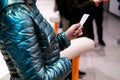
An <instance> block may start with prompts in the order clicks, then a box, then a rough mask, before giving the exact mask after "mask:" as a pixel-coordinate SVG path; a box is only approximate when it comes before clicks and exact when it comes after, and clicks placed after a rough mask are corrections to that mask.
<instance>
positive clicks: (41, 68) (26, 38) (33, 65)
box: [2, 7, 71, 80]
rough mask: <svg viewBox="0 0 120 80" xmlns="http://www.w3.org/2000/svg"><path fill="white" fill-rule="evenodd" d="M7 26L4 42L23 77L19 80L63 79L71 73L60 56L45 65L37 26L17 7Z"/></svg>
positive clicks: (7, 19)
mask: <svg viewBox="0 0 120 80" xmlns="http://www.w3.org/2000/svg"><path fill="white" fill-rule="evenodd" d="M23 9H24V8H23ZM4 24H5V27H4V29H3V34H2V40H3V42H4V44H5V47H6V50H7V51H8V53H9V55H10V58H11V59H12V61H13V63H14V66H15V67H16V69H17V71H18V74H19V75H20V77H21V79H19V80H63V79H64V77H66V75H67V74H68V73H69V72H70V71H71V62H70V61H69V60H68V59H67V58H59V57H58V59H56V61H54V62H53V61H51V63H50V64H49V65H47V64H46V63H45V59H44V58H43V57H42V56H43V54H45V53H42V52H41V49H40V47H39V43H38V40H37V37H36V33H35V29H34V23H33V21H32V20H31V18H30V17H29V16H28V15H27V14H26V12H24V10H21V9H19V8H18V9H15V7H14V9H12V10H8V11H7V13H6V14H5V15H4Z"/></svg>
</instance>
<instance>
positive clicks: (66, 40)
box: [57, 23, 83, 50]
mask: <svg viewBox="0 0 120 80" xmlns="http://www.w3.org/2000/svg"><path fill="white" fill-rule="evenodd" d="M82 34H83V33H82V26H81V24H80V23H76V24H73V25H72V26H70V28H69V29H68V30H67V31H66V32H61V33H59V34H58V35H57V39H58V42H59V45H60V49H61V50H63V49H65V48H67V47H68V46H69V45H70V40H72V39H75V38H77V37H78V36H81V35H82Z"/></svg>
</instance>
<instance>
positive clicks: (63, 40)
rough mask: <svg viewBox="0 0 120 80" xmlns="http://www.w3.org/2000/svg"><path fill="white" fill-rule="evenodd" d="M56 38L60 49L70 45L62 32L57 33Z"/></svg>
mask: <svg viewBox="0 0 120 80" xmlns="http://www.w3.org/2000/svg"><path fill="white" fill-rule="evenodd" d="M57 39H58V42H59V46H60V49H61V50H63V49H65V48H67V47H68V46H69V45H70V41H69V40H68V39H67V38H66V35H65V33H64V32H61V33H59V34H58V35H57Z"/></svg>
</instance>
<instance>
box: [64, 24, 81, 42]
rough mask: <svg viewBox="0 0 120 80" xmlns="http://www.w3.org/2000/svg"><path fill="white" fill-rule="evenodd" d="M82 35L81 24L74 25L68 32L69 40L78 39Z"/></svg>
mask: <svg viewBox="0 0 120 80" xmlns="http://www.w3.org/2000/svg"><path fill="white" fill-rule="evenodd" d="M82 34H83V33H82V26H81V25H80V23H77V24H73V25H72V26H71V27H70V28H69V29H68V30H67V31H66V36H67V38H68V40H71V39H74V38H77V37H78V36H81V35H82Z"/></svg>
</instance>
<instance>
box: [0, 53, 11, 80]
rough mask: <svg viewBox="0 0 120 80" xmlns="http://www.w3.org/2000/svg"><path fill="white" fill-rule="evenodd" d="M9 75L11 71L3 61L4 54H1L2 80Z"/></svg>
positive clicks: (0, 72) (0, 79)
mask: <svg viewBox="0 0 120 80" xmlns="http://www.w3.org/2000/svg"><path fill="white" fill-rule="evenodd" d="M7 74H9V71H8V68H7V66H6V63H5V61H4V59H3V56H2V53H1V52H0V80H2V78H3V77H4V76H6V75H7Z"/></svg>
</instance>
